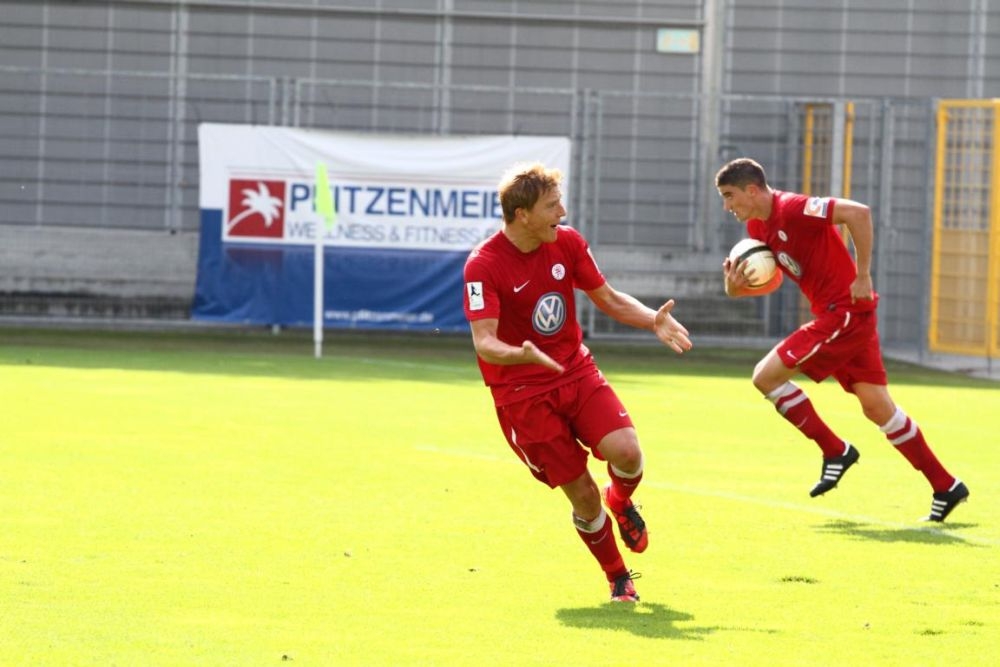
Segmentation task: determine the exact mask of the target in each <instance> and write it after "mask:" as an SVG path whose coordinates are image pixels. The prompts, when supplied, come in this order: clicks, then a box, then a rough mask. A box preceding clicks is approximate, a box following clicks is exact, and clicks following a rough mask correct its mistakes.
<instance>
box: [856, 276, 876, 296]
mask: <svg viewBox="0 0 1000 667" xmlns="http://www.w3.org/2000/svg"><path fill="white" fill-rule="evenodd" d="M874 292H875V288H874V287H872V276H871V274H870V273H863V274H862V273H859V274H858V277H857V278H855V279H854V282H852V283H851V303H854V302H855V301H857V300H858V299H862V300H863V301H871V300H872V299H874V298H875V293H874Z"/></svg>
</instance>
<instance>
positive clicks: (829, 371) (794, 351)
mask: <svg viewBox="0 0 1000 667" xmlns="http://www.w3.org/2000/svg"><path fill="white" fill-rule="evenodd" d="M877 325H878V319H877V317H876V315H875V311H869V312H862V313H849V312H839V311H838V312H832V313H827V314H824V315H822V316H820V317H818V318H816V319H815V320H813V321H812V322H809V323H807V324H804V325H803V326H801V327H799V329H798V330H797V331H795V332H794V333H793V334H792V335H790V336H789V337H788V338H786V339H785V340H783V341H781V342H780V343H779V344H778V355H779V356H780V357H781V361H782V363H783V364H785V366H786V367H787V368H796V367H797V368H798V369H799V371H801V372H802V373H804V374H805V375H806V376H807V377H809V378H810V379H812V380H815V381H816V382H822V381H823V380H825V379H826V378H828V377H829V376H831V375H832V376H833V377H835V378H836V379H837V382H839V383H840V386H841V387H843V388H844V390H846V391H849V392H852V393H853V390H852V389H851V387H852V386H853V385H854V384H855V383H857V382H869V383H871V384H880V385H885V384H887V382H888V380H887V377H886V373H885V366H884V365H883V363H882V348H881V346H880V345H879V340H878V328H877Z"/></svg>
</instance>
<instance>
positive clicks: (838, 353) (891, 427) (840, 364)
mask: <svg viewBox="0 0 1000 667" xmlns="http://www.w3.org/2000/svg"><path fill="white" fill-rule="evenodd" d="M715 186H716V188H717V189H718V191H719V195H720V196H721V197H722V202H723V207H724V208H725V210H726V211H729V212H731V213H732V214H733V215H734V216H736V219H737V220H739V221H740V222H743V223H745V224H746V229H747V234H748V236H750V238H753V239H758V240H760V241H763V242H764V243H766V244H767V245H768V247H770V249H771V251H772V252H773V253H774V256H775V257H776V258H777V260H778V264H779V265H780V267H781V271H779V272H778V273H776V274H775V277H774V278H773V279H772V280H771V281H769V283H768V284H767V285H765V286H763V287H758V288H750V287H749V284H750V280H751V279H752V276H751V277H748V276H747V275H745V274H744V269H745V265H746V262H745V261H744V262H739V263H737V262H734V261H732V260H731V259H730V258H729V257H727V258H726V259H725V260H724V261H723V264H722V269H723V274H724V278H725V288H726V294H727V295H729V296H730V297H733V298H736V297H742V296H761V295H764V294H768V293H770V292H773V291H774V290H776V289H777V288H778V286H779V285H780V283H781V276H782V273H784V274H787V276H788V277H789V278H790V279H791V280H793V281H795V282H796V283H797V284H798V286H799V289H800V290H801V291H802V293H803V294H804V295H805V297H806V298H807V299H808V300H809V304H810V307H811V311H812V315H813V317H814V319H813V320H812V321H810V322H808V323H807V324H805V325H803V326H802V327H800V328H799V329H798V330H796V331H794V332H792V333H791V334H790V335H789V336H788V337H787V338H785V339H784V340H782V341H781V342H780V343H778V344H777V345H776V346H775V347H774V348H773V349H772V350H771V351H770V352H768V353H767V354H766V355H765V356H764V358H763V359H761V360H760V362H758V363H757V366H756V367H755V368H754V371H753V384H754V386H755V387H756V388H757V390H758V391H760V392H761V393H762V394H763V395H764V396H765V397H766V398H767V399H768V400H769V401H771V403H773V404H774V407H775V409H776V410H777V411H778V413H779V414H780V415H781V416H782V417H784V418H785V419H786V420H788V422H789V423H791V424H792V425H794V426H795V428H797V429H798V430H799V431H800V432H801V433H802V435H804V436H805V437H807V438H809V439H810V440H813V441H815V442H816V444H817V445H819V448H820V449H821V450H822V452H823V466H822V472H821V474H820V479H819V481H818V482H817V483H816V485H815V486H814V487H813V489H812V491H810V493H809V495H810V496H812V497H816V496H819V495H822V494H824V493H826V492H827V491H829V490H830V489H832V488H834V487H836V486H837V483H838V482H840V480H841V478H842V477H843V476H844V473H846V472H847V471H848V469H850V467H851V466H852V465H854V464H855V463H857V461H858V458H859V457H860V454H859V452H858V450H857V448H856V447H855V446H854V445H852V444H850V443H849V442H847V441H846V440H842V439H841V438H840V437H839V436H838V435H836V434H835V433H834V432H833V431H832V430H830V428H829V427H828V426H827V425H826V423H824V422H823V420H822V419H820V417H819V415H818V414H817V413H816V410H815V409H814V408H813V405H812V402H811V401H810V400H809V398H808V397H807V396H806V394H805V392H804V391H803V390H802V389H801V388H800V387H799V386H798V385H796V384H795V383H794V382H792V378H793V377H795V376H796V375H798V374H799V373H802V374H804V375H805V376H807V377H809V378H810V379H812V380H814V381H815V382H821V381H822V380H824V379H825V378H827V377H829V376H831V375H832V376H833V377H834V378H836V379H837V381H838V382H839V383H840V386H841V387H843V388H844V390H845V391H847V392H850V393H852V394H854V395H855V396H856V397H857V399H858V401H859V402H860V403H861V410H862V411H863V412H864V415H865V417H867V418H868V420H869V421H871V422H873V423H874V424H875V425H876V426H878V427H879V430H881V431H882V433H884V434H885V437H886V439H887V440H888V441H889V442H890V443H891V444H892V445H894V446H895V447H896V450H897V451H898V452H899V453H900V454H902V455H903V457H904V458H906V460H907V461H909V462H910V464H911V465H912V466H913V467H914V468H915V469H917V470H919V471H920V472H921V473H923V475H924V477H926V478H927V481H928V482H929V483H930V486H931V488H932V489H933V499H932V501H931V510H930V514H929V515H928V516H927V517H925V520H928V521H944V520H945V518H946V517H947V516H948V515H949V514H950V513H951V511H952V510H953V509H955V507H957V506H958V505H959V504H960V503H962V502H964V501H965V500H966V499H967V498H968V497H969V489H968V488H967V487H966V485H965V484H963V483H962V482H961V481H960V480H959V479H957V478H956V477H955V476H954V475H952V474H951V473H949V472H948V471H947V470H946V469H945V468H944V466H943V465H941V463H940V461H938V459H937V457H936V456H935V455H934V452H932V451H931V449H930V447H929V446H928V445H927V441H926V440H925V439H924V435H923V433H922V432H921V430H920V427H919V426H917V424H916V422H914V421H913V420H912V419H911V418H910V417H909V416H908V415H907V414H906V413H905V412H903V410H902V409H901V408H900V407H899V406H897V405H896V404H895V403H894V402H893V400H892V398H891V397H890V396H889V391H888V388H887V386H886V385H887V383H888V379H887V376H886V372H885V366H884V364H883V362H882V352H881V347H880V344H879V337H878V331H877V328H876V325H877V317H876V313H875V309H876V306H877V305H878V294H877V293H876V292H875V290H874V289H873V286H872V277H871V259H872V245H873V242H874V233H873V226H872V218H871V210H870V209H869V208H868V207H867V206H865V205H864V204H861V203H858V202H856V201H852V200H850V199H841V198H836V197H810V196H808V195H804V194H796V193H792V192H782V191H779V190H774V189H772V188H771V187H770V186H769V185H768V183H767V177H766V175H765V173H764V169H763V168H762V167H761V166H760V165H759V164H758V163H757V162H755V161H753V160H751V159H748V158H739V159H736V160H733V161H731V162H729V163H727V164H726V165H725V166H723V167H722V169H720V170H719V171H718V173H717V174H716V176H715ZM840 225H843V226H844V227H846V228H847V231H849V232H850V234H851V238H852V239H853V241H854V248H855V253H856V256H857V263H855V261H854V259H852V257H851V254H850V252H849V251H848V249H847V246H846V244H845V243H844V241H843V239H842V238H841V236H840V234H839V232H838V230H839V226H840Z"/></svg>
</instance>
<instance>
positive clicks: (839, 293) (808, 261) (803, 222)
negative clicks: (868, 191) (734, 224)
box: [747, 190, 878, 315]
mask: <svg viewBox="0 0 1000 667" xmlns="http://www.w3.org/2000/svg"><path fill="white" fill-rule="evenodd" d="M835 204H836V201H835V200H834V199H832V198H830V197H810V196H809V195H803V194H796V193H794V192H781V191H780V190H775V191H774V195H773V198H772V200H771V215H770V217H768V219H767V220H760V219H757V218H751V219H749V220H747V233H748V234H749V235H750V237H751V238H755V239H757V240H759V241H763V242H764V243H766V244H767V245H768V246H769V247H770V248H771V250H772V251H773V252H774V256H775V258H776V259H777V260H778V264H779V265H780V266H781V269H782V270H783V271H784V272H785V275H787V276H788V277H789V278H791V279H792V280H794V281H795V282H796V283H798V285H799V288H800V289H801V290H802V293H803V294H804V295H805V296H806V298H807V299H809V304H810V306H811V309H812V312H813V314H814V315H820V314H822V313H824V312H829V311H834V310H847V311H852V312H861V311H868V310H874V309H875V306H876V304H877V303H878V294H874V293H873V294H872V297H873V298H872V299H871V300H870V301H869V300H866V299H858V300H857V301H856V302H854V303H851V283H852V282H854V279H855V278H857V276H858V267H857V265H856V264H855V263H854V258H853V257H851V253H850V252H849V251H848V249H847V246H846V244H845V243H844V240H843V239H842V238H841V236H840V233H839V231H838V229H837V225H834V224H832V223H833V207H834V205H835Z"/></svg>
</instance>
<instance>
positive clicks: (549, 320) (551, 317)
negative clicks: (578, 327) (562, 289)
mask: <svg viewBox="0 0 1000 667" xmlns="http://www.w3.org/2000/svg"><path fill="white" fill-rule="evenodd" d="M565 323H566V301H564V300H563V295H562V294H560V293H559V292H549V293H548V294H543V295H542V298H540V299H539V300H538V303H536V304H535V311H534V312H533V313H532V315H531V326H533V327H534V328H535V331H537V332H538V333H540V334H542V335H543V336H551V335H552V334H554V333H556V332H557V331H559V330H560V329H562V327H563V324H565Z"/></svg>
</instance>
